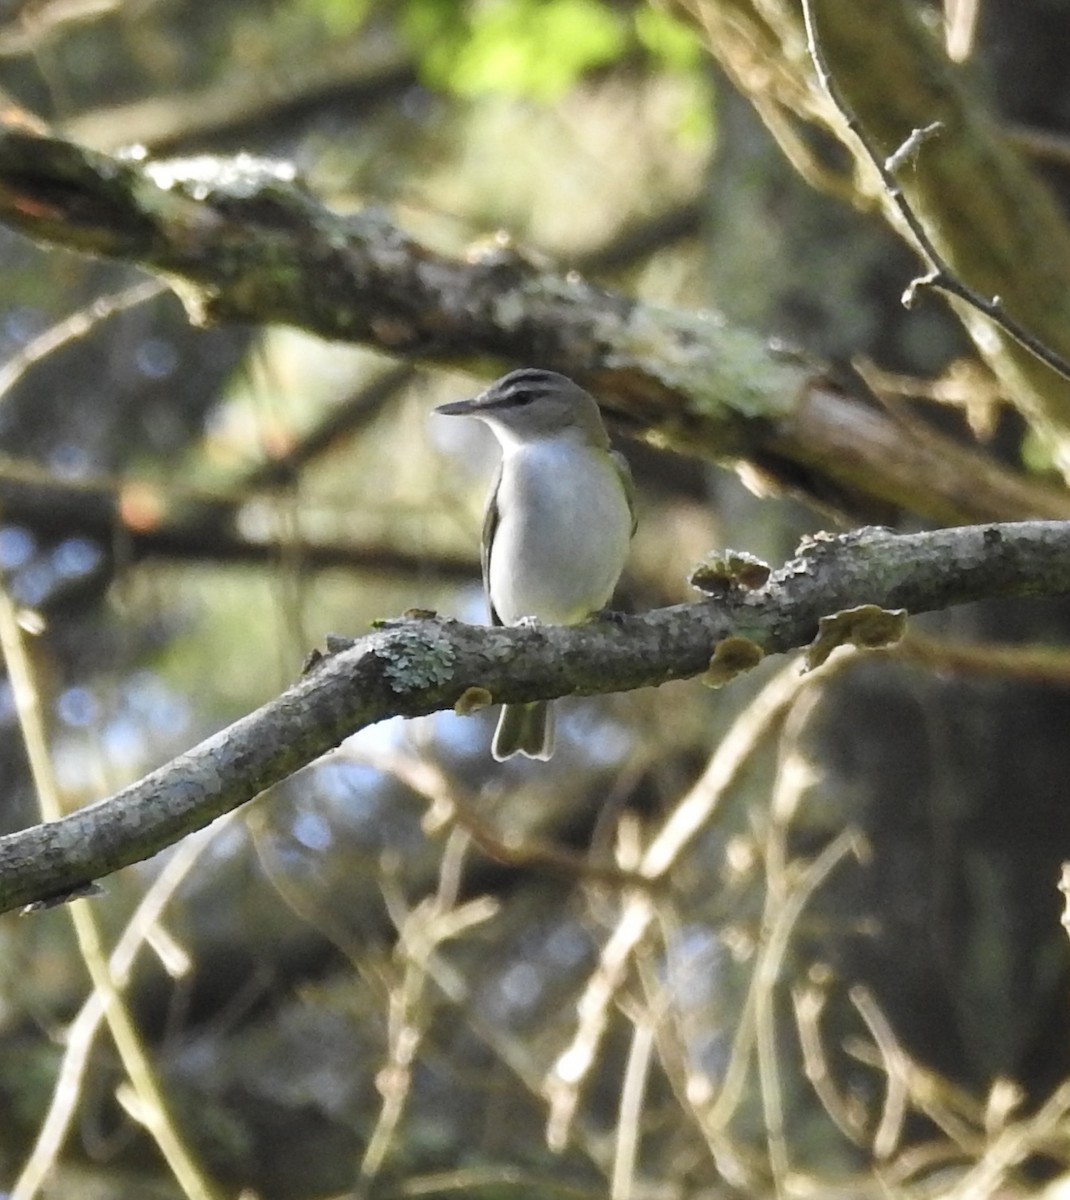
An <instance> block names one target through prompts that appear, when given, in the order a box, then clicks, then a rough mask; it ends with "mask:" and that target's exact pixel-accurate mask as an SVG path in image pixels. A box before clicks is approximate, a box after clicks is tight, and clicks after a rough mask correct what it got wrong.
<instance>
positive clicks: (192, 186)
mask: <svg viewBox="0 0 1070 1200" xmlns="http://www.w3.org/2000/svg"><path fill="white" fill-rule="evenodd" d="M0 220H4V221H6V222H8V223H9V224H11V225H13V226H15V227H16V228H19V229H21V230H22V231H23V232H25V233H27V234H28V235H30V236H31V237H34V238H36V239H38V240H40V241H45V242H49V243H52V244H54V245H59V246H65V247H67V248H69V249H72V250H77V251H80V252H82V253H87V254H94V255H99V256H105V257H110V258H116V259H121V260H124V261H128V262H132V263H138V264H140V265H141V266H143V267H145V268H146V269H147V270H149V271H152V272H154V273H156V274H158V275H161V276H163V277H164V278H166V279H168V280H169V281H171V283H172V284H173V286H174V287H175V289H176V291H178V292H179V294H180V295H181V296H182V298H183V300H184V301H185V303H186V306H187V310H188V311H189V312H190V314H191V316H192V317H193V319H195V320H196V321H199V322H202V323H210V322H221V321H256V322H282V323H287V324H290V325H294V326H297V327H300V328H303V329H306V330H309V331H311V332H313V333H316V334H318V335H319V336H321V337H324V338H331V339H340V340H346V341H353V342H364V343H366V344H368V345H371V346H374V347H376V348H378V349H380V350H384V351H387V352H390V353H393V354H396V355H401V356H406V357H408V358H410V359H414V360H415V359H423V360H430V361H438V362H454V363H464V364H465V365H469V366H471V365H474V364H477V363H479V364H481V363H484V362H486V360H487V359H488V358H489V359H491V360H496V361H498V362H499V363H501V364H515V363H532V362H534V363H539V364H540V365H543V366H547V367H552V368H554V369H557V370H561V371H563V372H565V373H566V374H569V375H572V376H573V377H575V378H577V379H578V380H580V381H581V382H583V383H584V384H585V385H587V386H588V387H590V388H591V389H592V390H593V391H594V392H595V394H596V395H597V396H598V397H599V399H600V400H602V401H603V403H604V404H605V405H606V406H607V408H608V409H609V410H610V412H611V413H615V414H616V415H617V416H618V417H619V419H620V421H621V422H622V424H623V425H624V427H625V428H626V429H631V430H632V431H633V432H634V433H635V434H637V435H638V436H642V437H643V438H645V439H647V440H649V441H650V442H652V443H654V444H656V445H659V446H664V447H668V448H670V449H673V450H676V451H678V452H680V453H684V454H688V455H692V456H698V457H701V458H706V459H709V460H711V461H718V462H724V461H730V460H744V459H745V460H748V461H750V462H751V463H752V464H754V465H756V466H758V467H759V468H760V469H761V470H762V471H763V472H765V473H766V474H767V475H768V476H771V477H772V478H773V479H775V480H776V481H777V482H778V483H779V484H781V485H783V486H787V487H790V488H792V489H794V490H798V491H801V492H803V493H805V494H807V495H809V496H810V497H811V498H813V499H816V500H817V501H819V502H821V503H822V504H824V505H825V506H827V507H831V508H834V509H836V510H838V511H846V512H850V513H859V512H861V513H866V514H874V513H876V514H879V515H880V516H881V518H882V519H886V520H890V519H892V518H893V517H894V516H895V514H896V512H897V511H898V510H899V509H907V510H909V511H912V512H915V513H918V514H921V515H923V516H925V517H928V518H929V519H931V520H933V521H938V522H941V523H945V524H949V523H955V522H966V521H985V520H1017V519H1024V518H1030V517H1066V516H1070V498H1068V497H1067V495H1066V494H1065V493H1064V492H1063V491H1061V490H1056V489H1053V488H1048V487H1045V486H1043V485H1038V484H1036V483H1033V482H1031V481H1028V480H1026V479H1023V478H1022V477H1020V476H1018V475H1015V474H1014V473H1012V472H1010V471H1007V470H1005V469H1004V468H1001V467H1000V466H998V465H997V464H995V463H994V462H992V461H991V460H990V459H988V458H986V457H985V456H984V455H983V454H980V453H977V452H975V451H972V450H970V449H968V448H965V447H963V446H961V445H959V444H958V443H956V442H954V441H953V440H951V439H950V438H947V437H944V436H941V435H939V434H937V433H935V432H933V431H930V430H928V429H927V428H926V427H925V426H923V425H921V424H920V423H913V424H911V425H910V426H909V427H907V426H905V425H904V424H903V423H901V422H898V421H897V420H896V419H895V418H894V417H893V416H891V415H889V414H888V413H885V412H883V411H881V410H879V409H877V408H875V407H873V406H872V405H871V404H870V403H868V402H865V401H864V400H863V399H862V398H861V397H858V396H850V395H846V394H844V393H843V392H842V391H841V390H839V389H838V388H835V387H833V386H831V385H830V384H829V382H828V379H827V378H826V375H825V373H824V370H823V368H822V366H821V365H820V364H818V363H814V362H812V361H810V360H808V359H806V358H804V357H803V356H801V355H799V354H797V353H795V352H792V351H789V350H786V349H785V348H784V347H783V346H779V345H776V344H773V343H770V342H769V341H767V340H766V339H765V338H763V337H760V336H758V335H757V334H754V333H752V332H750V331H748V330H746V329H742V328H734V327H731V326H728V325H726V324H725V323H724V322H723V321H721V320H719V319H718V318H716V317H715V316H712V315H710V314H708V313H707V314H702V313H698V314H696V313H691V312H683V311H678V310H672V309H664V308H657V307H654V306H651V305H644V304H639V303H636V302H635V301H633V300H631V299H629V298H628V297H625V296H621V295H618V294H614V293H612V292H609V291H605V290H603V289H599V288H597V287H594V286H593V285H591V284H589V283H586V282H585V281H584V280H582V279H580V278H579V277H577V276H576V275H575V274H573V273H564V274H562V273H558V272H555V271H551V270H546V269H543V268H541V267H539V266H536V265H535V264H533V263H531V262H529V261H528V260H527V259H525V258H524V257H523V256H522V255H520V254H518V253H517V252H516V251H514V250H512V249H509V248H502V247H501V246H498V245H495V247H494V248H492V249H490V250H485V251H474V252H473V253H472V254H471V255H470V256H469V257H467V258H465V259H456V258H451V257H449V256H447V255H444V254H439V253H436V252H434V251H432V250H430V249H428V248H427V247H425V246H422V245H420V244H419V243H417V242H416V241H415V240H414V239H412V238H410V237H408V236H407V235H406V234H405V233H403V232H402V231H401V230H399V229H398V228H397V227H395V226H394V225H392V224H390V223H389V222H388V221H386V220H385V219H384V218H382V217H381V216H378V215H375V214H371V213H359V214H354V215H348V216H346V215H340V214H338V213H334V212H331V211H330V210H329V209H327V208H325V207H324V206H323V205H321V204H320V203H318V202H317V201H316V200H315V199H314V198H313V197H312V196H310V195H309V194H308V193H307V192H306V191H305V190H304V189H303V188H302V187H301V185H300V184H299V182H297V181H295V180H294V179H293V177H292V170H291V168H289V166H288V165H287V164H281V163H267V162H264V161H262V160H255V159H252V158H250V157H249V156H238V157H237V158H234V159H223V158H212V157H208V156H204V157H201V158H197V159H192V160H176V161H172V162H146V161H131V160H122V159H118V158H113V157H109V156H108V155H105V154H99V153H94V152H91V151H87V150H84V149H82V148H80V147H78V146H75V145H73V144H72V143H69V142H64V141H61V140H58V139H50V138H44V137H41V136H38V135H36V134H33V133H28V132H25V131H21V130H10V129H9V130H5V131H2V132H0Z"/></svg>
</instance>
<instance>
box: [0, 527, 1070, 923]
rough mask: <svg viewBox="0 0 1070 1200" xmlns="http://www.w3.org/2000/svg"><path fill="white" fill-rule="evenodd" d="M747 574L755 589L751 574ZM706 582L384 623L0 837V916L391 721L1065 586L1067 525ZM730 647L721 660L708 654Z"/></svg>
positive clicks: (693, 666) (615, 686) (66, 889)
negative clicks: (856, 620) (607, 598)
mask: <svg viewBox="0 0 1070 1200" xmlns="http://www.w3.org/2000/svg"><path fill="white" fill-rule="evenodd" d="M741 577H742V578H749V579H751V580H752V581H753V579H754V575H753V574H751V573H750V571H749V570H747V569H745V570H744V572H743V574H742V575H741ZM702 578H703V587H704V589H705V590H707V591H709V592H711V593H712V592H716V593H717V594H716V595H713V594H711V595H710V597H709V598H708V599H706V600H704V601H702V602H700V603H697V604H686V605H676V606H674V607H672V608H664V609H658V610H655V611H653V612H649V613H646V614H644V615H642V616H637V617H625V618H622V619H621V621H620V622H619V623H615V622H614V623H610V622H601V623H593V624H589V625H583V626H578V627H547V628H539V629H494V628H485V627H482V626H472V625H463V624H460V623H459V622H456V621H450V620H443V619H440V618H437V617H433V616H423V617H417V618H414V619H412V620H406V621H400V622H392V623H389V624H388V625H387V626H385V627H384V628H381V629H379V630H376V631H375V632H373V633H371V634H369V635H368V636H366V637H363V638H361V639H359V640H358V641H357V642H355V643H354V644H353V645H352V646H351V647H350V648H348V649H345V650H343V651H341V652H339V653H337V654H334V655H333V656H331V657H330V658H327V659H325V660H323V661H322V662H320V663H319V664H318V665H317V666H315V667H314V668H313V669H312V670H311V671H310V672H309V673H308V674H306V675H305V676H304V678H302V679H301V680H300V681H299V682H298V683H296V684H295V685H294V686H293V687H292V688H290V689H288V690H287V691H286V692H284V693H283V694H282V695H281V696H278V697H277V698H275V699H274V700H271V701H269V702H268V703H267V704H265V705H264V706H263V707H262V708H260V709H258V710H257V711H256V712H254V713H251V714H249V715H248V716H246V717H244V718H242V719H241V720H240V721H237V722H236V723H235V724H234V725H231V726H230V727H228V728H227V729H224V730H222V731H221V732H220V733H218V734H216V735H215V736H213V737H211V738H209V739H208V740H207V741H205V742H203V743H201V745H199V746H197V747H195V748H194V749H193V750H190V751H189V752H188V753H186V754H183V755H180V756H179V757H178V758H176V759H174V760H173V761H172V762H171V763H168V764H167V765H166V766H163V767H160V768H159V769H158V770H156V771H154V772H153V773H152V774H150V775H148V776H146V777H145V778H144V779H142V780H140V781H139V782H137V783H134V784H132V785H131V786H129V787H127V788H125V789H124V790H123V791H121V792H119V793H117V794H116V795H115V796H112V797H110V798H109V799H107V800H102V801H100V802H99V803H97V804H93V805H90V806H89V807H87V808H83V809H80V810H78V811H77V812H74V813H71V814H70V815H69V816H66V817H64V818H62V819H61V820H59V821H53V822H49V823H46V824H43V825H38V826H35V827H33V828H31V829H26V830H22V831H21V832H18V833H12V834H8V835H7V836H6V837H3V838H0V912H6V911H9V910H11V909H13V908H16V907H18V906H19V905H23V904H26V903H28V902H31V901H37V900H42V899H45V898H48V897H50V896H57V895H58V896H64V895H66V894H68V893H70V892H71V891H73V890H75V889H77V888H79V887H82V886H84V885H86V884H88V883H90V882H91V881H93V880H95V879H97V878H99V877H101V876H103V875H106V874H108V873H110V872H112V871H115V870H117V869H118V868H120V867H122V866H126V865H128V864H130V863H133V862H137V861H139V860H141V859H144V858H148V857H149V856H151V855H153V854H155V853H157V852H158V851H160V850H162V849H163V848H164V847H166V846H169V845H171V844H173V843H174V842H177V841H178V840H179V839H180V838H182V837H183V836H185V835H186V834H188V833H191V832H192V831H193V830H195V829H200V828H202V827H203V826H205V825H207V824H209V823H210V822H211V821H213V820H215V818H216V817H219V816H221V815H222V814H223V813H225V812H229V811H230V810H231V809H234V808H236V807H238V806H239V805H241V804H244V803H245V802H246V801H248V800H251V799H252V798H253V797H254V796H256V795H257V794H258V793H260V792H261V791H263V790H264V789H265V788H268V787H270V786H271V785H272V784H274V783H278V782H279V781H280V780H282V779H285V778H286V777H287V776H289V775H291V774H293V773H294V772H295V771H297V770H299V769H300V768H301V767H304V766H306V765H307V764H309V763H311V762H312V761H313V760H314V759H316V758H318V757H319V756H320V755H322V754H324V753H325V752H327V751H328V750H330V749H332V748H333V747H334V746H337V745H338V744H339V742H341V741H342V740H343V739H344V738H346V737H348V736H349V735H350V734H352V733H355V732H356V731H357V730H359V729H363V728H365V727H366V726H368V725H371V724H373V723H375V722H376V721H381V720H384V719H386V718H387V717H391V716H399V715H400V716H405V717H415V716H423V715H426V714H428V713H432V712H436V711H441V710H444V709H449V708H455V707H456V708H459V709H460V710H462V711H470V710H471V708H472V707H473V706H474V705H475V704H476V703H478V702H480V701H482V702H486V703H490V702H492V701H493V702H495V703H496V702H501V701H509V702H514V701H528V700H537V699H549V698H552V697H556V696H566V695H593V694H596V693H605V692H618V691H627V690H630V689H633V688H639V687H651V686H657V685H658V684H661V683H665V682H667V681H669V680H673V679H686V678H690V677H693V676H696V675H702V674H704V673H707V672H709V678H710V680H711V681H714V680H723V679H724V678H725V674H726V672H725V668H726V659H727V658H729V657H734V658H735V661H737V662H738V663H739V664H740V666H741V667H745V666H748V665H753V663H754V662H756V661H757V660H758V659H759V658H760V657H761V654H762V653H765V654H773V653H783V652H784V651H786V650H790V649H792V648H794V647H798V646H804V645H806V644H807V643H810V642H811V641H813V639H814V638H815V635H816V634H817V631H818V624H819V621H820V619H821V618H822V617H823V616H826V615H828V614H833V613H840V612H842V611H843V610H846V609H850V608H854V607H857V606H859V605H862V604H870V605H878V606H880V607H881V608H887V609H907V610H909V611H910V612H924V611H928V610H932V609H937V608H945V607H948V606H950V605H954V604H962V603H966V602H968V601H974V600H981V599H990V598H993V597H1008V596H1052V595H1058V594H1062V593H1065V592H1067V591H1070V522H1039V521H1038V522H1023V523H1021V524H1017V525H989V526H972V527H967V528H959V529H951V530H941V531H938V532H934V533H922V534H911V535H897V534H893V533H891V532H890V531H888V530H885V529H879V528H869V529H863V530H859V531H858V532H856V533H852V534H847V535H844V536H841V537H831V536H828V535H823V536H821V537H819V538H817V539H814V540H812V541H809V542H807V543H806V544H805V545H804V546H803V547H802V549H801V550H800V553H799V557H798V558H796V559H794V560H792V561H791V562H789V563H787V564H786V565H785V566H784V567H783V568H781V569H780V570H779V571H777V572H776V573H775V574H773V575H772V576H771V577H770V578H769V580H768V582H767V583H766V584H765V585H764V586H762V587H760V588H755V589H748V588H747V587H745V586H743V585H742V583H740V582H738V581H736V580H733V579H732V578H730V575H724V574H721V573H720V572H719V569H714V568H709V569H707V570H706V571H705V572H704V573H703V576H702ZM870 628H871V629H872V628H873V626H872V625H871V626H870ZM860 637H861V640H863V641H864V640H866V639H865V634H864V633H862V634H860ZM728 639H732V641H731V642H729V641H728ZM726 645H727V646H730V647H731V648H732V651H733V653H732V655H731V656H730V655H726V654H724V653H721V654H717V655H716V656H715V650H716V648H717V647H718V646H720V647H722V650H723V649H724V648H725V646H726ZM740 651H744V652H743V653H740ZM714 658H716V661H713V662H711V660H712V659H714ZM729 673H730V672H729Z"/></svg>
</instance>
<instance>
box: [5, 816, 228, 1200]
mask: <svg viewBox="0 0 1070 1200" xmlns="http://www.w3.org/2000/svg"><path fill="white" fill-rule="evenodd" d="M235 819H236V816H235V814H234V813H228V814H227V815H226V816H225V817H223V818H222V819H221V820H219V821H217V822H216V823H215V824H214V825H211V826H209V827H208V828H207V829H201V830H199V831H198V832H197V833H195V834H193V835H192V836H191V837H188V838H186V840H185V841H183V842H181V843H180V844H179V845H178V846H177V847H176V849H175V852H174V854H172V855H171V856H170V857H169V858H168V860H167V862H166V863H164V865H163V869H162V870H161V871H160V873H159V875H157V876H156V878H155V879H154V880H153V882H152V884H151V886H150V887H149V889H148V891H146V892H145V894H144V896H142V898H141V901H140V902H139V904H138V906H137V908H136V909H135V910H134V914H133V916H132V917H131V918H130V920H129V921H128V922H127V925H126V928H125V929H124V930H123V932H122V934H121V935H120V937H119V940H118V941H117V942H116V944H115V949H114V950H113V951H112V953H111V957H110V958H109V959H108V970H109V972H110V973H111V977H112V980H113V981H114V983H115V987H116V989H122V988H124V987H125V986H126V985H127V983H128V982H129V979H130V971H131V968H132V967H133V965H134V961H135V959H136V958H137V956H138V954H139V952H140V951H141V949H142V947H143V946H145V945H146V944H147V943H148V941H149V937H150V935H151V934H152V932H153V930H155V929H156V928H158V926H157V921H158V920H159V917H160V914H161V913H162V911H163V909H164V907H165V906H166V905H167V904H168V903H169V902H170V900H171V897H172V896H173V895H174V893H175V890H176V889H177V888H178V887H179V885H180V884H181V883H182V881H183V880H184V879H185V878H186V876H187V875H188V874H189V872H190V871H191V870H192V869H193V866H194V864H195V863H196V862H197V860H198V859H199V858H200V856H201V855H202V854H203V853H204V851H205V850H206V849H207V848H208V846H209V845H210V843H211V842H212V841H214V840H215V838H216V837H217V836H218V835H219V834H220V833H221V832H222V830H223V829H225V828H226V827H227V826H228V825H229V824H230V823H231V822H232V821H233V820H235ZM104 1010H105V998H104V995H103V993H102V992H99V991H98V990H97V989H96V988H94V989H93V991H92V992H91V993H90V994H89V996H87V997H86V999H85V1001H84V1003H83V1004H82V1007H81V1008H80V1009H79V1010H78V1015H77V1016H76V1017H75V1018H74V1020H73V1021H72V1022H71V1023H70V1026H69V1027H68V1029H67V1035H66V1038H65V1042H66V1048H65V1050H64V1054H63V1060H62V1062H61V1063H60V1068H59V1074H58V1075H57V1076H56V1084H55V1087H54V1088H53V1089H52V1099H51V1101H50V1102H49V1107H48V1113H47V1115H46V1116H45V1119H44V1122H43V1123H42V1125H41V1128H40V1130H39V1131H38V1134H37V1140H36V1141H35V1143H34V1147H33V1150H32V1152H31V1153H30V1157H29V1158H28V1159H27V1160H26V1164H25V1166H24V1167H23V1168H22V1171H21V1172H20V1174H19V1177H18V1179H17V1180H16V1181H15V1186H14V1187H13V1188H12V1191H11V1198H10V1200H33V1197H34V1196H36V1195H37V1193H38V1192H39V1191H40V1189H41V1187H42V1186H43V1184H44V1182H45V1178H46V1176H47V1175H48V1173H49V1171H50V1170H51V1168H52V1165H53V1163H54V1162H55V1161H56V1158H57V1156H58V1154H59V1152H60V1149H61V1147H62V1145H63V1139H64V1138H65V1137H66V1135H67V1130H68V1129H69V1127H70V1123H71V1118H72V1117H73V1116H74V1112H75V1109H76V1107H77V1103H78V1098H79V1096H80V1094H81V1090H82V1079H83V1077H84V1075H85V1068H86V1064H87V1063H88V1061H89V1051H90V1049H91V1048H92V1045H93V1038H94V1035H95V1034H96V1031H97V1029H98V1028H99V1026H100V1022H101V1020H102V1019H103V1017H104Z"/></svg>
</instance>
